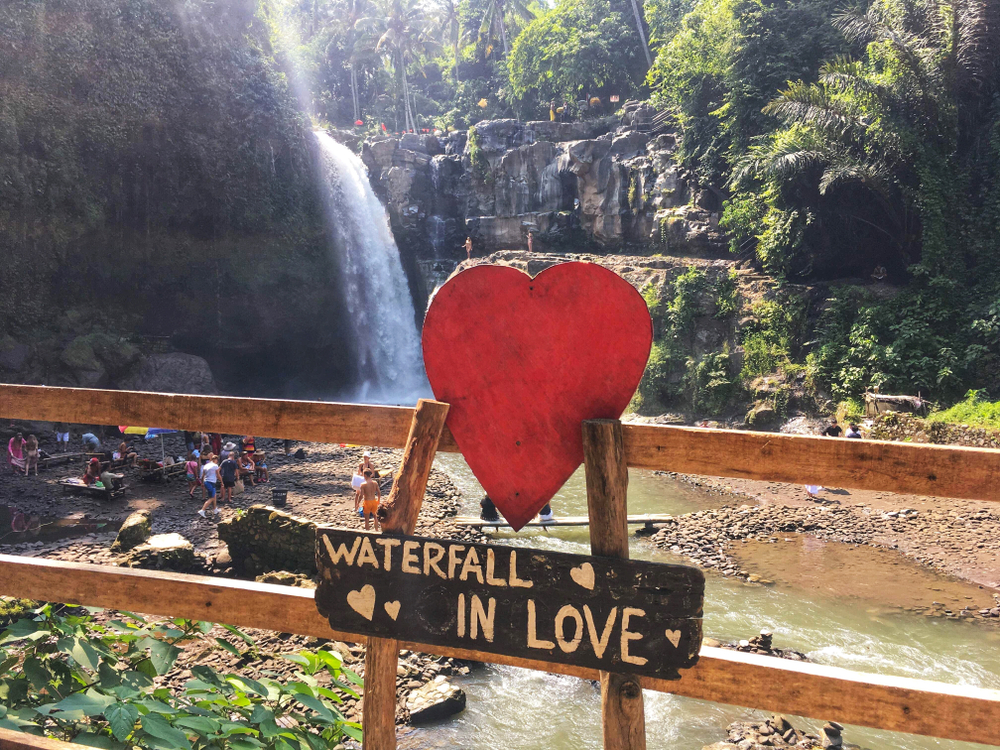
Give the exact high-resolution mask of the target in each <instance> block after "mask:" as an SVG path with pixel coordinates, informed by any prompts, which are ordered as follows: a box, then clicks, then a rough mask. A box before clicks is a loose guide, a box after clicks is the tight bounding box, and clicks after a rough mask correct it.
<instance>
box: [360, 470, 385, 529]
mask: <svg viewBox="0 0 1000 750" xmlns="http://www.w3.org/2000/svg"><path fill="white" fill-rule="evenodd" d="M373 475H374V472H373V471H372V470H371V469H365V474H364V477H365V483H364V484H363V485H361V489H360V490H358V492H359V493H360V495H361V500H362V510H363V511H364V514H365V529H366V530H367V529H368V528H369V521H372V520H374V521H375V531H381V530H382V527H381V526H380V525H379V522H378V505H379V502H381V500H382V488H381V487H379V486H378V482H376V481H375V480H374V479H373Z"/></svg>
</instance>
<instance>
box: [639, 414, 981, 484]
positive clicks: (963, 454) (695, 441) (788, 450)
mask: <svg viewBox="0 0 1000 750" xmlns="http://www.w3.org/2000/svg"><path fill="white" fill-rule="evenodd" d="M623 434H624V439H625V454H626V456H627V457H628V465H629V466H634V467H636V468H640V469H663V470H668V471H676V472H680V473H686V474H704V475H708V476H717V477H738V478H743V479H762V480H768V481H777V482H799V483H802V484H821V485H823V486H825V487H842V488H845V489H859V490H876V491H883V492H899V493H913V494H917V495H933V496H937V497H958V498H965V499H970V500H992V501H994V502H995V501H1000V493H998V492H997V491H996V487H997V485H998V483H1000V451H996V450H991V449H989V448H964V447H953V446H948V447H945V446H939V445H916V444H913V443H890V442H882V441H874V440H847V439H844V438H827V437H812V436H805V435H780V434H777V433H771V432H743V431H739V430H709V429H699V428H696V427H661V426H649V425H642V426H640V425H625V426H624V427H623Z"/></svg>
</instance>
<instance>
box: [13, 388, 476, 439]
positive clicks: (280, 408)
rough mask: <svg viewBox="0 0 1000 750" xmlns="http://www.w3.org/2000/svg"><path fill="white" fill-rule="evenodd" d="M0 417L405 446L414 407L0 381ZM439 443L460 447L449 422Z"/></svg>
mask: <svg viewBox="0 0 1000 750" xmlns="http://www.w3.org/2000/svg"><path fill="white" fill-rule="evenodd" d="M0 418H6V419H27V420H39V421H47V422H69V423H70V424H141V425H150V426H152V425H155V426H157V427H163V428H172V429H177V430H204V431H207V432H220V433H223V434H230V435H254V436H256V437H269V438H282V439H287V440H303V441H310V442H317V443H350V444H352V445H371V446H380V447H383V448H403V447H404V446H405V445H406V437H407V435H408V434H409V430H410V422H411V421H412V418H413V409H412V408H409V407H402V406H370V405H366V404H339V403H327V402H324V401H287V400H276V399H258V398H234V397H230V396H188V395H179V394H169V393H145V392H140V391H108V390H92V389H87V388H49V387H46V386H38V385H0ZM439 449H440V450H446V451H451V452H455V451H457V450H458V448H457V446H456V445H455V441H454V440H453V439H452V437H451V433H450V432H448V430H447V428H446V429H445V432H444V434H443V436H442V440H441V445H440V448H439Z"/></svg>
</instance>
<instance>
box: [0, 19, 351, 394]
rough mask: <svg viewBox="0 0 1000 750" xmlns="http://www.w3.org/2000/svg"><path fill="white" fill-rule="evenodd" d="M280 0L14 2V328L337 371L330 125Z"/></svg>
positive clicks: (1, 168) (2, 91)
mask: <svg viewBox="0 0 1000 750" xmlns="http://www.w3.org/2000/svg"><path fill="white" fill-rule="evenodd" d="M264 7H265V6H263V5H262V6H259V7H258V5H257V3H256V2H255V1H254V0H217V1H216V2H209V1H208V0H8V2H5V3H2V4H0V48H2V49H3V50H4V53H3V54H2V55H0V269H2V272H0V338H2V337H3V335H4V334H7V335H9V336H12V337H14V338H15V339H18V340H23V339H24V338H26V334H28V333H31V334H32V338H33V339H34V340H38V339H39V338H42V339H44V338H45V336H47V335H58V336H62V337H65V336H68V335H70V334H76V335H79V334H83V333H89V332H91V331H94V330H107V331H111V332H121V331H123V330H127V331H135V330H140V331H142V332H143V333H144V334H150V335H159V336H164V335H165V336H172V337H173V339H174V342H175V345H179V346H181V347H182V348H184V349H186V350H188V351H192V352H195V353H205V354H206V356H208V357H209V359H210V361H212V356H217V357H218V356H220V355H222V356H221V358H222V359H228V360H230V361H231V360H232V359H233V357H236V356H237V354H238V353H240V352H243V353H246V352H249V353H252V354H259V353H268V354H272V355H278V356H272V357H271V358H270V360H269V361H272V362H281V363H286V364H287V365H288V366H291V365H292V364H293V363H294V361H295V360H297V359H301V360H303V361H314V362H315V361H317V360H321V361H323V362H324V363H325V366H326V367H325V369H326V378H327V379H328V381H329V379H330V378H331V375H332V377H333V378H334V379H335V378H336V373H337V367H338V361H339V359H338V358H337V357H334V356H332V353H333V352H335V351H337V350H339V349H340V344H341V343H342V342H339V341H338V339H337V334H336V333H335V332H336V331H337V329H338V327H339V326H338V320H339V319H340V317H341V315H342V314H343V313H342V310H341V308H340V306H339V304H338V303H337V302H336V300H337V299H338V298H339V297H340V294H339V292H338V291H336V290H334V291H333V292H331V289H330V287H331V285H332V284H335V282H336V278H337V270H336V268H333V267H332V266H331V260H330V256H329V254H328V252H327V248H326V246H325V239H324V232H323V226H322V221H321V212H320V210H319V206H318V193H317V190H316V182H315V175H314V171H313V160H312V157H311V153H310V149H311V148H312V138H311V136H310V134H309V123H308V121H307V119H306V118H305V117H304V116H303V115H302V114H301V113H299V112H298V111H297V107H296V104H295V101H294V98H293V97H292V96H291V94H290V92H289V88H288V84H287V80H286V78H285V76H284V74H283V72H282V71H281V69H280V66H279V65H278V63H277V62H276V61H275V59H274V56H273V51H272V49H271V46H270V37H269V20H268V19H267V18H266V17H265V16H264V15H263V14H264V10H262V9H263V8H264ZM227 353H228V354H229V355H231V356H228V357H226V356H224V355H226V354H227ZM215 364H216V362H215V361H213V366H215Z"/></svg>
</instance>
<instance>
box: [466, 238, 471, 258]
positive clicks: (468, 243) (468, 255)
mask: <svg viewBox="0 0 1000 750" xmlns="http://www.w3.org/2000/svg"><path fill="white" fill-rule="evenodd" d="M465 259H466V260H472V238H471V237H466V238H465Z"/></svg>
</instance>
